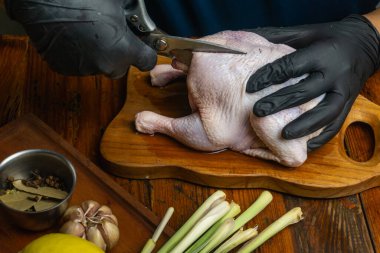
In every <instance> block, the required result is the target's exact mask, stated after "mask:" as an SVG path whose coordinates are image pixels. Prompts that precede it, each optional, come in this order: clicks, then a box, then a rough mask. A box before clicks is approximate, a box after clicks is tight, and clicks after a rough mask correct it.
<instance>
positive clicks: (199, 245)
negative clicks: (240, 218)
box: [185, 201, 241, 253]
mask: <svg viewBox="0 0 380 253" xmlns="http://www.w3.org/2000/svg"><path fill="white" fill-rule="evenodd" d="M240 212H241V209H240V206H239V205H238V204H236V203H235V202H233V201H231V203H230V210H229V211H228V213H226V214H225V215H224V216H223V217H222V218H221V219H220V220H218V222H216V223H215V224H214V225H213V226H212V227H211V228H210V229H209V230H207V232H206V233H204V234H203V235H202V237H201V238H199V239H198V240H197V241H196V242H195V243H194V244H193V245H191V247H190V248H188V249H187V250H186V251H185V253H199V252H200V251H201V250H202V249H203V248H204V247H205V246H206V245H207V244H208V243H209V240H210V238H211V237H212V236H213V234H214V233H215V231H216V230H218V228H219V227H220V226H221V225H222V223H223V222H224V221H225V220H227V219H230V218H234V217H235V216H236V215H238V214H239V213H240Z"/></svg>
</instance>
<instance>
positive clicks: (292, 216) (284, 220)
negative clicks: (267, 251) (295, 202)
mask: <svg viewBox="0 0 380 253" xmlns="http://www.w3.org/2000/svg"><path fill="white" fill-rule="evenodd" d="M302 219H303V217H302V210H301V208H300V207H295V208H293V209H292V210H290V211H289V212H287V213H286V214H284V215H283V216H281V217H280V218H279V219H278V220H276V221H275V222H273V223H272V224H271V225H269V226H268V227H267V228H266V229H264V230H263V231H262V232H261V233H260V234H259V235H258V236H257V237H255V238H253V239H252V240H251V241H249V242H247V243H246V244H245V245H244V246H243V247H242V248H241V249H240V250H239V251H238V253H249V252H252V251H254V250H255V249H256V248H258V247H259V246H260V245H262V244H263V243H264V242H265V241H267V240H268V239H270V238H271V237H272V236H274V235H275V234H277V233H278V232H280V231H281V230H283V229H284V228H286V227H287V226H289V225H291V224H294V223H297V222H299V221H300V220H302Z"/></svg>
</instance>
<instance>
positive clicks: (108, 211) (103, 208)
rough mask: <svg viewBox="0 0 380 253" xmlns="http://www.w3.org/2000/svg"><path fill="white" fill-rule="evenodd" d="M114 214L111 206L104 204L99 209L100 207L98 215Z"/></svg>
mask: <svg viewBox="0 0 380 253" xmlns="http://www.w3.org/2000/svg"><path fill="white" fill-rule="evenodd" d="M111 214H112V210H111V208H110V207H108V206H106V205H102V206H101V207H100V208H99V209H98V212H97V214H96V215H101V216H102V215H111Z"/></svg>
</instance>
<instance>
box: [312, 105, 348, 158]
mask: <svg viewBox="0 0 380 253" xmlns="http://www.w3.org/2000/svg"><path fill="white" fill-rule="evenodd" d="M350 108H351V107H350V106H346V107H345V108H344V110H343V112H342V113H341V114H340V115H339V116H338V117H337V118H336V119H335V120H334V121H333V122H332V123H330V124H329V125H327V126H326V128H325V129H323V131H322V133H320V134H319V135H318V136H316V137H314V138H312V139H310V140H309V141H308V142H307V151H308V152H310V151H313V150H315V149H317V148H319V147H321V146H322V145H324V144H325V143H327V142H328V141H330V140H331V139H332V138H333V137H334V136H335V135H336V134H337V133H338V132H339V130H340V128H341V127H342V125H343V123H344V121H345V119H346V117H347V114H348V113H349V111H350V110H349V109H350Z"/></svg>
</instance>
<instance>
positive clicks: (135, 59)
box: [96, 30, 157, 79]
mask: <svg viewBox="0 0 380 253" xmlns="http://www.w3.org/2000/svg"><path fill="white" fill-rule="evenodd" d="M123 33H125V32H124V31H123ZM110 48H111V50H109V51H102V57H99V56H98V57H96V59H97V60H98V62H97V64H98V66H99V70H100V72H101V73H104V74H105V75H107V76H109V77H111V78H115V79H116V78H120V77H122V76H124V75H125V74H126V73H127V71H128V68H129V66H130V65H133V66H136V67H137V68H139V69H140V70H141V71H147V70H151V69H152V68H153V67H154V65H155V64H156V61H157V54H156V52H155V51H154V50H153V49H152V48H150V47H149V46H147V45H146V44H144V43H143V42H142V41H141V40H140V39H139V38H137V37H136V36H135V35H134V34H133V32H132V31H131V30H127V31H126V33H125V34H123V35H122V37H121V39H118V40H117V41H116V42H113V43H112V45H111V46H110Z"/></svg>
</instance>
